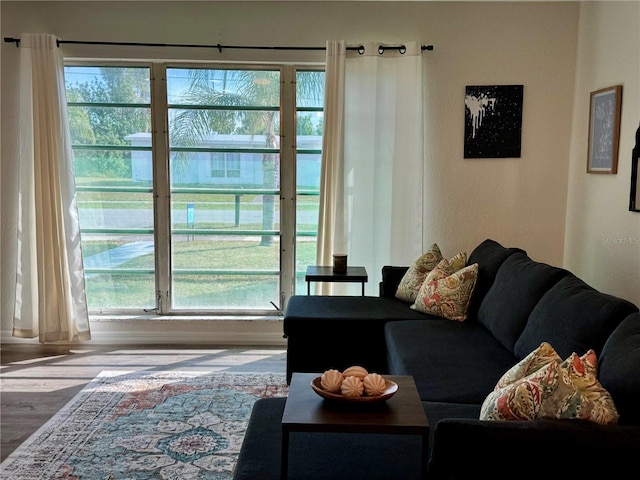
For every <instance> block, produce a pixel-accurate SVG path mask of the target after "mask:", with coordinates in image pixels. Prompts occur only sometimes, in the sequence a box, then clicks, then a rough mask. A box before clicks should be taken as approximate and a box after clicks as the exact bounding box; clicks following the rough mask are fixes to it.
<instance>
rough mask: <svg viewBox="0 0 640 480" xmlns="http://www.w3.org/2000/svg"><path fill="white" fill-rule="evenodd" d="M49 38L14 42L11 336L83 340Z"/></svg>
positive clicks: (57, 60) (63, 121)
mask: <svg viewBox="0 0 640 480" xmlns="http://www.w3.org/2000/svg"><path fill="white" fill-rule="evenodd" d="M56 42H57V41H56V38H55V37H54V36H52V35H47V34H22V35H21V37H20V120H19V121H20V135H21V137H20V159H19V163H20V178H19V191H18V194H19V199H18V200H19V213H18V265H17V282H16V285H17V286H16V305H15V315H14V328H13V335H14V336H16V337H23V338H33V337H38V338H39V341H40V342H41V343H45V342H54V341H68V342H71V341H78V340H90V338H91V334H90V329H89V317H88V311H87V302H86V294H85V285H84V267H83V263H82V252H81V247H80V227H79V224H78V209H77V204H76V195H75V186H74V175H73V153H72V150H71V139H70V135H69V127H68V122H67V103H66V93H65V84H64V61H63V57H62V53H61V51H60V49H59V48H58V47H57V43H56Z"/></svg>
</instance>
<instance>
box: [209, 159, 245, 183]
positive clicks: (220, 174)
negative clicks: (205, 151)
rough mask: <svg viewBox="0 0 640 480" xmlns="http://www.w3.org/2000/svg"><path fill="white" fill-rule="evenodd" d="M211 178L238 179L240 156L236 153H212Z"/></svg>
mask: <svg viewBox="0 0 640 480" xmlns="http://www.w3.org/2000/svg"><path fill="white" fill-rule="evenodd" d="M211 176H212V177H216V178H225V177H229V178H240V155H239V154H237V153H212V154H211Z"/></svg>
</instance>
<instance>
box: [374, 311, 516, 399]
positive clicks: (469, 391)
mask: <svg viewBox="0 0 640 480" xmlns="http://www.w3.org/2000/svg"><path fill="white" fill-rule="evenodd" d="M384 333H385V341H386V345H387V364H388V370H389V372H388V373H390V374H393V375H413V378H414V380H415V382H416V387H417V388H418V393H419V394H420V398H421V399H422V400H424V401H433V402H454V403H473V404H478V405H480V404H482V402H483V400H484V399H485V397H486V396H487V395H488V394H489V392H491V391H492V390H493V387H494V386H495V384H496V382H497V381H498V379H499V378H500V377H501V376H502V375H503V374H504V372H506V371H507V370H508V369H509V368H511V367H512V366H513V365H514V364H515V363H516V362H517V360H518V359H517V358H516V357H515V356H514V355H513V353H511V352H510V351H509V350H507V349H506V348H504V347H503V346H502V345H501V344H500V342H498V341H497V340H496V339H495V338H494V337H493V335H491V333H490V332H489V331H488V330H487V329H486V328H484V327H483V326H482V325H479V324H478V323H477V322H452V321H450V320H446V319H442V318H437V317H434V318H432V319H429V320H422V321H420V320H411V321H397V322H389V323H387V324H386V325H385V329H384Z"/></svg>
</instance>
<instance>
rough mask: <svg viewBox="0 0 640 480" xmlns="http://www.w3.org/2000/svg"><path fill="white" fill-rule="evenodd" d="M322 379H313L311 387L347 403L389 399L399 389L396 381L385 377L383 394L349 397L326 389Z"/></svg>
mask: <svg viewBox="0 0 640 480" xmlns="http://www.w3.org/2000/svg"><path fill="white" fill-rule="evenodd" d="M321 379H322V377H316V378H314V379H313V380H311V388H312V389H313V391H314V392H316V393H317V394H318V395H320V396H321V397H322V398H326V399H327V400H337V401H340V402H347V403H375V402H384V401H385V400H388V399H389V398H391V397H393V395H394V394H395V393H396V392H397V391H398V384H397V383H396V382H392V381H391V380H387V379H386V378H385V379H384V381H385V382H386V388H385V390H384V392H383V393H382V395H376V396H375V397H369V396H366V395H363V396H361V397H347V396H344V395H341V394H339V393H331V392H327V391H326V390H324V389H323V388H322V386H321V384H320V380H321Z"/></svg>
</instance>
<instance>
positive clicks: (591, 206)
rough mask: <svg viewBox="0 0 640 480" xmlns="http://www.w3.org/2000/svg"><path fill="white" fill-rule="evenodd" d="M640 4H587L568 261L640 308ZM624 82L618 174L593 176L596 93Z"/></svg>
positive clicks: (573, 143) (601, 286)
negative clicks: (634, 184)
mask: <svg viewBox="0 0 640 480" xmlns="http://www.w3.org/2000/svg"><path fill="white" fill-rule="evenodd" d="M639 25H640V2H585V3H583V4H582V6H581V8H580V32H579V37H578V38H579V42H578V45H579V47H578V54H577V62H576V65H577V74H576V87H575V101H574V102H575V103H574V110H573V128H572V133H571V154H570V164H569V184H568V208H567V222H566V223H567V225H566V234H565V235H566V236H565V245H564V263H565V266H566V268H567V269H569V270H571V271H572V272H574V273H575V274H576V275H577V276H579V277H580V278H582V279H583V280H584V281H586V282H587V283H589V284H590V285H591V286H593V287H594V288H597V289H599V290H602V291H605V292H607V293H611V294H613V295H617V296H620V297H623V298H626V299H628V300H630V301H632V302H633V303H635V304H636V305H640V213H638V212H630V211H629V210H628V208H629V191H630V183H631V182H630V176H631V150H632V149H633V146H634V144H635V132H636V130H637V128H638V125H639V122H640V29H639V27H638V26H639ZM613 85H622V119H621V124H620V154H619V157H618V173H617V174H616V175H602V174H588V173H586V167H587V150H588V132H589V94H590V92H592V91H595V90H599V89H601V88H605V87H610V86H613Z"/></svg>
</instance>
